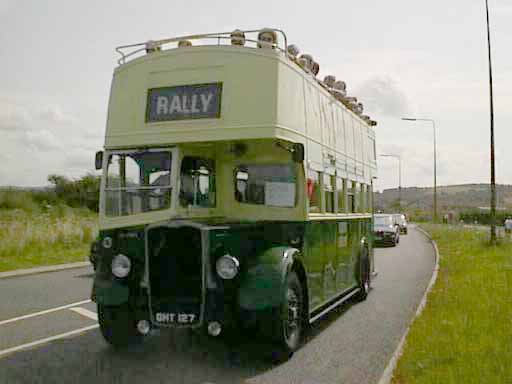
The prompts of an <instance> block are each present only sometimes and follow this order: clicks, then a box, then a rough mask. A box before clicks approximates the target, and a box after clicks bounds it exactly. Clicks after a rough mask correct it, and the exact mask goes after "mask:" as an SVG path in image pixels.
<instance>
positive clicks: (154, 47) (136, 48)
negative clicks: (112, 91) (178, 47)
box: [116, 28, 288, 65]
mask: <svg viewBox="0 0 512 384" xmlns="http://www.w3.org/2000/svg"><path fill="white" fill-rule="evenodd" d="M262 32H263V33H265V32H267V33H274V34H275V36H280V37H281V38H280V39H279V38H278V39H276V40H275V41H274V42H270V43H269V44H270V45H271V47H270V48H274V49H277V50H279V51H281V52H283V53H286V52H287V49H288V39H287V37H286V34H285V33H284V31H282V30H280V29H275V28H265V29H252V30H243V31H242V30H236V31H230V32H217V33H205V34H200V35H185V36H178V37H171V38H167V39H161V40H149V41H146V42H143V43H136V44H130V45H122V46H119V47H117V48H116V52H117V53H119V54H120V55H121V58H120V59H119V60H118V61H117V63H118V64H119V65H122V64H124V63H126V60H127V59H128V58H129V57H133V56H135V55H137V54H140V53H144V54H145V53H148V52H154V51H160V50H161V49H162V48H163V46H165V45H168V44H172V43H180V42H183V41H188V42H190V44H192V45H194V44H193V42H198V43H199V44H197V45H199V46H205V45H237V44H234V43H233V39H234V38H235V39H236V38H237V37H238V38H240V36H242V35H243V37H242V39H243V44H238V45H243V46H248V47H253V48H257V47H260V46H261V44H264V43H265V41H262V40H260V37H259V35H260V34H261V33H262ZM234 34H237V35H238V36H237V35H234ZM251 35H254V36H255V38H251ZM247 36H249V37H247ZM225 41H229V44H223V43H224V42H225ZM130 48H133V49H132V50H130V51H127V50H129V49H130Z"/></svg>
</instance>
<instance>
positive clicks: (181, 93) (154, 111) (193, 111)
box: [146, 83, 222, 123]
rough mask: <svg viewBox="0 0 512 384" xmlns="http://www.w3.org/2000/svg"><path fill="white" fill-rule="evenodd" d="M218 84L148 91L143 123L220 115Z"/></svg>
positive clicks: (220, 84) (220, 91) (219, 90)
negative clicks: (144, 121)
mask: <svg viewBox="0 0 512 384" xmlns="http://www.w3.org/2000/svg"><path fill="white" fill-rule="evenodd" d="M221 97H222V83H211V84H195V85H180V86H176V87H163V88H152V89H149V90H148V100H147V106H146V122H147V123H153V122H158V121H171V120H185V119H212V118H219V117H220V103H221Z"/></svg>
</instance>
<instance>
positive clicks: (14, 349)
mask: <svg viewBox="0 0 512 384" xmlns="http://www.w3.org/2000/svg"><path fill="white" fill-rule="evenodd" d="M98 327H99V325H98V324H94V325H90V326H88V327H84V328H79V329H75V330H74V331H69V332H66V333H61V334H59V335H55V336H50V337H46V338H44V339H40V340H36V341H33V342H31V343H26V344H21V345H18V346H16V347H12V348H7V349H4V350H0V358H1V357H3V356H5V355H7V354H9V353H13V352H17V351H21V350H23V349H28V348H32V347H35V346H37V345H41V344H45V343H48V342H50V341H53V340H58V339H64V338H66V337H69V336H73V335H77V334H79V333H83V332H87V331H90V330H91V329H96V328H98Z"/></svg>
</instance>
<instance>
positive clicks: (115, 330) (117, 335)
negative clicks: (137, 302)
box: [98, 304, 142, 348]
mask: <svg viewBox="0 0 512 384" xmlns="http://www.w3.org/2000/svg"><path fill="white" fill-rule="evenodd" d="M98 322H99V324H100V330H101V334H102V335H103V338H104V339H105V340H106V341H107V342H108V343H109V344H111V345H112V346H114V347H116V348H122V347H127V346H129V345H132V344H136V343H139V342H140V341H141V340H142V335H141V334H140V333H139V332H138V331H137V323H136V319H135V316H134V314H133V311H132V310H131V309H130V307H129V306H128V305H127V304H123V305H119V306H104V305H101V304H98Z"/></svg>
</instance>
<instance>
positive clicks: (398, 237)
mask: <svg viewBox="0 0 512 384" xmlns="http://www.w3.org/2000/svg"><path fill="white" fill-rule="evenodd" d="M396 243H397V244H398V243H400V235H399V234H397V235H396Z"/></svg>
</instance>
